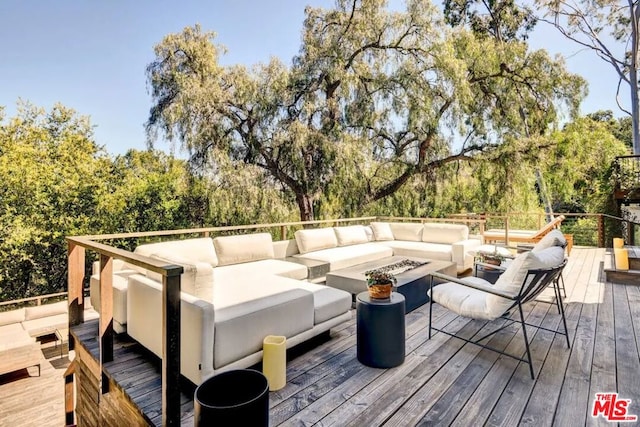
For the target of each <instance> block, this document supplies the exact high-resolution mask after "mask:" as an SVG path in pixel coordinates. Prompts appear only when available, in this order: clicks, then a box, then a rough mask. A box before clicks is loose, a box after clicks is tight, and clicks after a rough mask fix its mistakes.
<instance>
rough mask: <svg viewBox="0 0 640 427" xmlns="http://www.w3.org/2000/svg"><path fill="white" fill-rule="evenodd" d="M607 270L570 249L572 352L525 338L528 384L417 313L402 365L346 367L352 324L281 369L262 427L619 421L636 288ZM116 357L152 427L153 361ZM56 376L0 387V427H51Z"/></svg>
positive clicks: (133, 352)
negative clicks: (601, 408)
mask: <svg viewBox="0 0 640 427" xmlns="http://www.w3.org/2000/svg"><path fill="white" fill-rule="evenodd" d="M610 265H611V255H610V254H609V253H608V252H607V251H606V250H605V249H593V248H588V249H587V248H580V247H576V248H574V250H573V251H572V253H571V257H570V261H569V264H568V265H567V267H566V269H565V273H564V277H565V283H566V290H567V294H568V298H567V299H566V303H567V304H566V315H567V322H568V326H569V337H570V342H571V349H570V350H569V349H567V347H566V343H565V341H564V336H562V335H558V336H554V334H553V333H550V332H546V331H538V330H536V329H535V328H531V330H530V331H529V330H528V332H530V337H532V338H531V341H532V352H533V359H534V369H535V372H536V380H531V378H530V376H529V372H528V366H527V365H525V364H523V363H519V362H518V361H516V360H513V359H510V358H507V357H504V356H500V355H499V354H497V353H495V352H491V351H488V350H483V349H482V348H480V347H477V346H473V345H471V344H465V343H464V342H463V341H460V340H457V339H455V338H450V337H448V336H446V335H444V334H441V333H436V334H435V335H434V336H433V338H432V339H431V340H427V313H428V307H427V306H425V307H421V308H420V309H418V310H415V311H414V312H412V313H410V314H408V315H407V316H406V337H407V338H406V354H407V356H406V359H405V362H404V364H402V365H401V366H399V367H396V368H393V369H374V368H369V367H366V366H364V365H362V364H360V363H359V362H358V361H357V359H356V350H355V343H356V326H355V316H354V319H353V320H351V321H350V322H346V323H344V324H343V325H341V326H340V327H338V328H336V329H334V330H332V333H331V339H330V340H328V341H326V342H324V343H321V344H319V345H318V346H316V347H314V348H312V349H311V350H308V351H306V352H305V353H303V354H302V355H300V356H298V357H295V358H294V359H292V360H290V361H289V362H288V364H287V385H286V386H285V388H283V389H282V390H279V391H277V392H272V393H271V394H270V406H271V410H270V421H271V425H272V426H275V425H285V426H298V425H319V426H329V425H337V426H344V425H353V426H363V425H367V426H369V425H388V426H407V425H458V426H469V425H505V426H512V425H536V426H538V425H539V426H547V425H548V426H551V425H560V426H566V425H596V424H598V425H609V423H607V422H606V421H605V420H604V419H603V418H598V419H594V418H592V417H591V416H590V414H591V411H592V408H593V401H594V397H595V393H597V392H617V393H619V395H620V398H624V399H631V401H632V402H631V405H630V407H629V413H630V414H635V415H640V387H638V384H640V356H639V354H640V327H638V326H637V325H640V286H638V287H637V286H625V285H618V284H612V283H606V282H605V279H604V274H603V269H604V268H605V267H609V266H610ZM526 316H527V319H528V322H529V323H534V324H543V325H544V326H546V327H551V328H556V327H557V326H558V325H559V322H560V317H559V315H558V313H557V310H556V309H555V306H553V305H550V304H546V303H544V302H537V303H535V304H529V305H527V312H526ZM434 320H435V323H436V326H438V327H441V328H442V327H445V328H447V329H448V330H450V331H454V330H455V331H459V332H460V333H462V334H464V335H466V336H472V335H474V334H476V333H478V332H479V331H482V330H483V329H484V327H483V324H482V323H480V322H477V321H470V320H468V319H465V318H461V317H457V316H454V315H452V314H451V313H449V312H447V311H445V310H444V309H442V308H440V307H439V306H436V311H434ZM95 328H96V327H95V324H94V323H89V322H88V323H85V324H84V325H83V326H81V327H80V328H78V329H77V330H76V334H77V336H79V337H80V338H81V339H82V341H83V344H84V345H86V346H87V348H90V349H91V350H92V351H95V350H94V348H95V345H96V341H95V335H96V334H97V329H95ZM92 330H95V332H92ZM521 335H522V334H521V333H520V332H519V329H518V327H517V326H511V327H509V328H507V329H505V330H504V331H502V332H500V333H498V334H496V335H495V336H494V337H493V339H492V341H491V344H492V345H493V346H496V347H499V348H505V349H506V350H507V351H509V352H515V353H518V352H520V353H523V352H524V342H523V340H522V338H521ZM115 347H116V351H115V362H112V363H108V364H105V368H106V370H107V371H108V372H109V376H110V377H111V378H112V379H114V380H115V382H116V383H118V386H119V387H122V388H123V389H124V390H125V391H126V392H127V393H129V394H130V398H131V400H132V401H133V402H134V403H136V405H138V407H139V408H141V409H143V410H144V412H145V414H146V416H147V419H148V421H149V422H151V423H154V424H160V421H161V414H160V378H159V368H158V365H157V362H155V361H154V360H153V359H154V358H153V357H150V356H149V354H148V353H146V352H144V351H139V347H138V345H137V344H135V343H131V342H127V341H125V340H116V344H115ZM63 372H64V369H63V368H61V369H55V368H54V367H53V366H47V364H46V363H45V364H44V367H43V375H42V377H41V378H18V379H15V380H8V381H7V380H2V379H1V378H0V414H1V415H0V425H9V424H10V425H22V424H24V423H25V422H24V421H25V420H28V421H29V424H31V421H33V420H37V425H52V426H53V425H56V426H57V425H61V423H62V422H63V420H64V413H63V411H64V409H63V384H64V383H63V379H62V373H63ZM191 393H192V390H190V389H187V390H186V393H185V394H184V395H183V425H193V409H192V408H193V403H192V401H191V397H190V396H192V394H191ZM38 402H43V403H42V404H38ZM44 402H49V403H48V404H47V403H44ZM36 417H37V418H36ZM16 420H18V422H16ZM21 421H22V422H21Z"/></svg>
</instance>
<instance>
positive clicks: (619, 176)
mask: <svg viewBox="0 0 640 427" xmlns="http://www.w3.org/2000/svg"><path fill="white" fill-rule="evenodd" d="M613 173H614V178H615V190H616V193H618V192H623V193H625V192H630V191H634V190H635V191H639V190H640V156H638V155H630V156H618V157H616V159H615V161H614V163H613Z"/></svg>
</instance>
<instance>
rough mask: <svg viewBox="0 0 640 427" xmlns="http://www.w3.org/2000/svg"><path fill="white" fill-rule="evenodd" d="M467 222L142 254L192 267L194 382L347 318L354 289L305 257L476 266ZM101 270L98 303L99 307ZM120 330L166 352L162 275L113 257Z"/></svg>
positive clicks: (160, 246) (188, 270)
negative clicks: (315, 278) (318, 274)
mask: <svg viewBox="0 0 640 427" xmlns="http://www.w3.org/2000/svg"><path fill="white" fill-rule="evenodd" d="M481 243H482V242H481V241H480V240H479V239H469V231H468V228H467V227H466V226H464V225H454V224H440V223H438V224H433V223H429V224H419V223H382V222H374V223H372V224H371V225H369V226H363V225H355V226H344V227H332V228H331V227H329V228H320V229H306V230H298V231H296V233H295V239H293V240H286V241H277V242H273V241H272V240H271V236H270V235H269V234H267V233H255V234H248V235H238V236H224V237H216V238H213V239H211V238H208V237H206V238H197V239H186V240H177V241H167V242H160V243H152V244H145V245H141V246H138V247H137V248H136V249H135V251H134V252H135V253H137V254H140V255H145V256H149V257H151V258H155V259H161V260H164V261H167V262H169V263H172V264H178V265H181V266H183V268H184V273H183V275H182V277H181V286H182V295H181V299H182V306H181V309H182V323H181V327H182V331H181V340H182V341H181V348H182V356H181V372H182V374H183V375H184V376H186V377H187V378H189V379H190V380H191V381H193V382H194V383H195V384H199V383H200V382H201V381H203V380H204V379H206V378H208V377H209V376H211V375H213V374H214V373H215V372H218V371H222V370H227V369H233V368H241V367H248V366H251V365H254V364H255V363H258V362H259V361H260V360H261V358H262V340H263V338H264V337H265V336H267V335H285V336H287V346H288V347H291V346H293V345H296V344H298V343H300V342H302V341H305V340H307V339H309V338H312V337H313V336H316V335H318V334H320V333H322V332H325V331H327V330H329V329H330V328H332V327H334V326H336V325H338V324H340V323H342V322H344V321H345V320H348V319H349V318H350V316H351V313H350V308H351V301H352V299H351V295H350V294H349V293H347V292H344V291H342V290H339V289H334V288H331V287H327V286H324V285H319V284H314V283H310V282H309V281H307V280H305V279H306V278H307V274H308V269H307V266H306V265H304V263H305V260H307V261H309V260H313V261H314V262H321V263H326V264H328V269H329V270H336V269H341V268H346V267H350V266H353V265H356V264H360V263H364V262H368V261H372V260H377V259H382V258H386V257H390V256H392V255H401V256H402V255H405V256H411V257H420V258H431V259H441V260H449V261H453V262H455V263H456V265H457V269H458V271H463V270H465V269H467V268H471V267H472V266H473V256H472V255H471V253H472V250H473V249H474V248H475V247H477V246H480V245H481ZM99 289H100V280H99V275H98V274H94V275H93V276H92V278H91V302H92V305H93V306H94V307H95V308H99V306H100V305H99ZM113 289H114V306H113V316H114V329H115V331H116V332H118V333H121V332H124V331H126V332H127V333H128V334H129V335H130V336H131V337H132V338H134V339H135V340H137V341H138V342H140V343H141V344H142V345H144V346H145V347H146V348H148V349H149V350H151V351H152V352H154V353H155V354H157V355H160V354H161V344H162V341H161V331H160V321H159V319H161V297H162V295H161V289H162V285H161V277H160V276H159V275H157V274H155V273H151V272H148V271H145V270H141V269H139V268H137V267H132V266H129V265H127V264H126V263H122V262H118V263H115V262H114V276H113Z"/></svg>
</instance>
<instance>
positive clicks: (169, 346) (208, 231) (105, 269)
mask: <svg viewBox="0 0 640 427" xmlns="http://www.w3.org/2000/svg"><path fill="white" fill-rule="evenodd" d="M564 215H565V216H566V217H567V218H570V217H574V218H576V221H578V220H580V219H584V218H590V219H593V220H594V221H595V226H594V227H595V228H596V229H597V236H598V237H597V244H598V245H599V246H604V244H605V242H608V241H610V239H611V238H612V237H613V236H610V235H609V234H606V229H607V227H606V226H605V221H607V220H608V219H612V220H614V221H617V222H618V223H619V222H620V221H625V220H623V219H622V218H615V217H610V216H608V215H598V214H564ZM532 218H533V219H532ZM376 220H388V221H420V222H427V221H430V222H431V221H445V222H458V223H464V224H467V225H468V226H469V228H470V230H471V232H472V233H473V234H482V232H483V231H484V230H485V228H489V224H494V223H496V224H502V225H503V226H504V227H506V228H508V227H509V226H510V225H514V224H517V225H518V227H520V226H522V227H523V228H525V227H524V225H527V224H532V225H533V226H532V227H530V228H533V229H535V228H540V227H541V226H542V225H543V224H544V214H543V213H534V214H530V213H509V214H499V213H496V214H493V213H492V214H482V215H479V214H462V215H455V216H452V217H449V218H407V217H360V218H342V219H329V220H317V221H306V222H304V221H299V222H283V223H270V224H255V225H241V226H225V227H210V228H198V229H184V230H165V231H155V232H140V233H120V234H108V235H93V236H75V237H67V242H68V266H69V269H68V287H69V288H68V289H69V292H68V300H69V324H70V326H73V325H77V324H79V323H81V322H83V321H84V319H83V312H84V297H83V283H84V279H85V272H86V271H87V268H86V267H87V266H86V263H87V262H86V261H87V259H86V251H87V250H88V251H92V252H95V253H96V254H98V256H99V259H100V273H99V274H100V283H101V286H100V307H99V309H100V319H99V322H100V323H99V341H100V354H99V358H100V360H99V364H100V371H101V372H102V379H101V381H102V387H101V389H102V392H103V393H106V392H108V389H107V388H108V383H109V382H108V381H107V380H106V378H105V374H104V369H103V363H107V362H110V361H112V360H113V357H114V353H113V333H114V332H113V283H112V273H113V260H114V259H120V260H122V261H125V262H127V263H129V264H132V265H135V266H138V267H141V268H143V269H146V270H150V271H153V272H155V273H158V274H160V275H161V276H162V282H163V297H162V306H163V307H162V337H163V345H162V424H163V425H179V424H180V417H181V414H180V396H179V395H180V385H179V384H180V275H181V274H182V272H183V269H182V267H181V266H176V265H171V264H167V263H166V262H163V261H159V260H157V259H153V258H149V257H145V256H141V255H138V254H135V253H133V252H130V251H128V250H124V249H119V248H116V247H114V246H110V245H108V244H105V243H102V242H104V241H108V240H114V241H119V240H121V239H125V240H126V239H138V240H140V239H142V240H145V239H157V238H163V237H168V236H178V235H182V236H185V235H186V236H194V235H195V236H202V237H205V236H211V235H221V234H234V233H238V232H245V231H247V230H253V231H257V230H269V231H270V232H271V233H272V236H274V238H279V239H280V240H286V239H289V238H293V232H294V231H295V230H296V229H299V228H302V227H304V228H308V227H314V226H329V225H334V226H338V225H346V224H353V223H356V224H357V223H369V222H371V221H376ZM565 226H566V224H565ZM638 227H640V224H629V226H628V228H627V229H628V230H631V231H630V233H631V234H630V236H631V235H632V236H635V233H637V230H638ZM563 229H564V228H563ZM634 230H635V231H634ZM629 240H633V239H629ZM72 346H73V342H72V340H70V348H72Z"/></svg>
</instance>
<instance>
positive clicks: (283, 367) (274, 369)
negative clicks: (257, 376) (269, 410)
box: [262, 335, 287, 391]
mask: <svg viewBox="0 0 640 427" xmlns="http://www.w3.org/2000/svg"><path fill="white" fill-rule="evenodd" d="M262 351H263V354H262V372H263V373H264V376H265V377H267V380H268V381H269V391H275V390H280V389H281V388H282V387H284V386H285V384H286V383H287V338H286V337H283V336H279V335H267V336H266V337H265V338H264V341H262Z"/></svg>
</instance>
